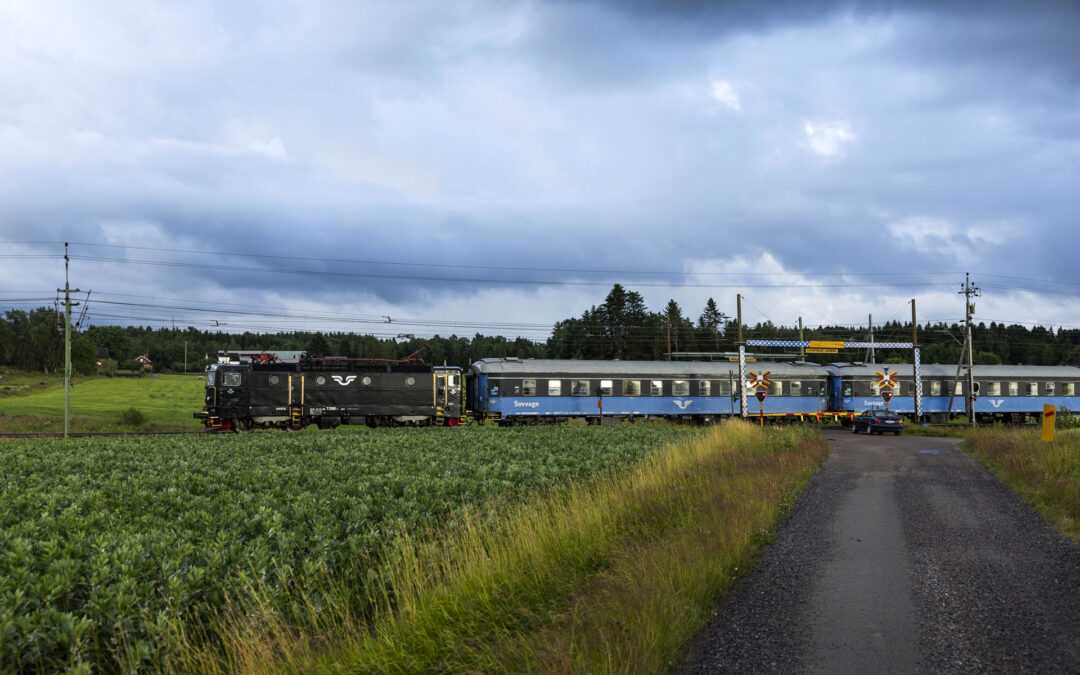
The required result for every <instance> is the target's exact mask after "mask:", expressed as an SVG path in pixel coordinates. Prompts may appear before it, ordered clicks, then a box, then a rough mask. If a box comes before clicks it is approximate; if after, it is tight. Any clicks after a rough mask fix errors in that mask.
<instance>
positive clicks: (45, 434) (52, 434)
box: [0, 429, 203, 439]
mask: <svg viewBox="0 0 1080 675" xmlns="http://www.w3.org/2000/svg"><path fill="white" fill-rule="evenodd" d="M201 433H203V431H202V429H199V430H197V431H83V432H71V433H69V434H68V437H70V438H91V437H95V436H178V435H186V434H201ZM63 437H64V432H62V431H42V432H36V433H25V434H8V433H0V439H5V438H12V439H16V438H63Z"/></svg>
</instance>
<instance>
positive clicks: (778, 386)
mask: <svg viewBox="0 0 1080 675" xmlns="http://www.w3.org/2000/svg"><path fill="white" fill-rule="evenodd" d="M783 395H784V383H783V382H781V381H780V380H773V383H772V384H770V385H769V396H783Z"/></svg>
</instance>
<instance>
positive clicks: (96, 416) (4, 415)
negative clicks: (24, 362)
mask: <svg viewBox="0 0 1080 675" xmlns="http://www.w3.org/2000/svg"><path fill="white" fill-rule="evenodd" d="M0 384H2V385H3V386H4V387H6V390H5V393H6V395H5V396H2V397H0V432H7V433H23V432H46V431H63V428H64V418H63V415H64V387H63V384H62V381H58V378H55V377H54V378H46V377H44V376H41V375H32V374H22V375H16V376H10V375H7V376H5V378H4V381H3V382H2V383H0ZM203 386H204V385H203V381H202V380H200V379H199V377H198V376H197V375H158V376H156V377H155V376H144V377H111V378H109V377H88V378H77V379H76V380H75V382H74V383H73V384H72V387H71V413H72V430H73V431H130V430H134V429H135V428H138V429H140V430H147V431H172V430H176V431H182V430H196V429H199V428H200V427H201V426H202V425H201V423H200V422H199V421H198V420H196V419H194V417H193V415H194V413H195V412H196V411H198V410H200V409H202V403H203V400H202V399H203ZM129 408H135V409H136V410H139V411H140V412H141V413H142V414H143V417H144V418H145V422H143V423H142V424H138V425H134V426H133V425H125V424H122V423H121V421H120V415H121V413H123V412H124V411H125V410H127V409H129Z"/></svg>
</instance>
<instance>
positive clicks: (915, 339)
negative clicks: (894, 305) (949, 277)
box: [911, 298, 922, 423]
mask: <svg viewBox="0 0 1080 675" xmlns="http://www.w3.org/2000/svg"><path fill="white" fill-rule="evenodd" d="M918 353H919V324H918V323H917V322H916V320H915V298H912V299H911V396H912V399H911V401H912V405H913V406H914V407H915V410H914V412H915V422H916V423H918V422H919V407H920V406H919V399H921V398H922V391H921V389H920V385H921V384H922V383H921V382H919V359H918Z"/></svg>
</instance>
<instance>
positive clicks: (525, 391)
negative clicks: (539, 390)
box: [521, 380, 536, 396]
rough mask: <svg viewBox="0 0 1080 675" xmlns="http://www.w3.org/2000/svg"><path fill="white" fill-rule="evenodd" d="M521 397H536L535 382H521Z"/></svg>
mask: <svg viewBox="0 0 1080 675" xmlns="http://www.w3.org/2000/svg"><path fill="white" fill-rule="evenodd" d="M521 395H522V396H536V380H522V381H521Z"/></svg>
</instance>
